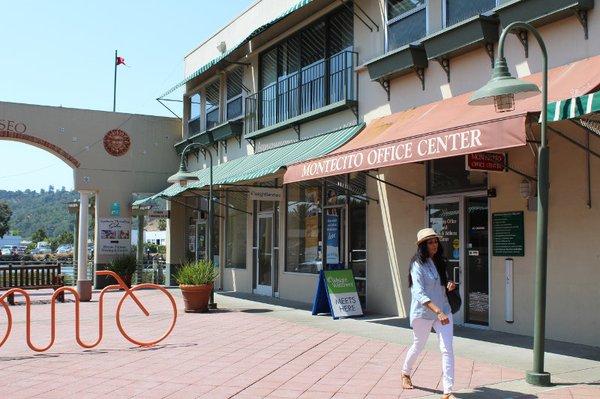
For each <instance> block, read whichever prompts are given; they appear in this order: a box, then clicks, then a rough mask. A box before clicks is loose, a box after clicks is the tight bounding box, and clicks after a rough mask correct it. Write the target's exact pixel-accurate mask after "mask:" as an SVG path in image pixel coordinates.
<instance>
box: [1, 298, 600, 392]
mask: <svg viewBox="0 0 600 399" xmlns="http://www.w3.org/2000/svg"><path fill="white" fill-rule="evenodd" d="M171 292H172V293H173V294H175V295H177V298H176V299H177V301H178V306H180V307H182V301H181V298H179V292H178V291H177V290H173V291H171ZM121 295H122V294H118V293H112V294H109V295H108V296H107V302H106V310H105V314H106V321H105V326H104V327H105V328H104V340H103V341H102V342H101V343H100V345H99V346H98V347H96V348H95V349H92V350H84V349H82V348H80V347H78V346H77V344H76V342H75V339H74V327H73V326H74V310H73V304H69V303H67V304H57V309H58V312H57V313H58V320H57V338H56V343H55V346H54V347H53V348H52V349H50V350H49V351H48V352H45V353H43V354H36V353H34V352H32V351H30V350H29V348H28V347H27V346H26V344H25V323H24V319H25V316H24V315H25V307H24V306H18V305H17V306H15V307H12V308H11V310H12V313H13V319H14V326H13V332H12V335H11V337H10V338H9V340H8V341H7V343H6V344H5V345H4V347H2V348H0V369H1V373H2V374H1V375H2V378H1V379H0V398H14V399H17V398H49V399H50V398H69V397H77V398H100V397H102V398H105V397H110V398H115V399H118V398H132V397H136V398H149V399H151V398H196V397H198V398H348V399H354V398H381V399H387V398H415V397H425V396H431V395H432V394H439V393H440V392H441V391H440V387H441V383H440V377H441V371H440V368H441V359H440V355H439V353H437V352H434V351H429V352H425V353H424V354H423V355H422V356H421V358H420V359H419V361H418V367H417V369H416V371H415V375H414V377H413V381H414V383H415V385H417V386H418V389H415V390H402V387H401V382H400V378H399V376H400V370H401V366H402V361H403V360H404V353H405V351H406V349H407V348H406V346H404V345H398V344H394V343H389V342H384V341H378V340H373V339H368V338H364V337H358V336H354V335H350V334H346V333H344V332H334V331H326V330H322V329H318V328H314V327H311V326H310V325H300V324H297V323H294V322H291V321H286V320H282V319H278V318H274V317H267V316H265V315H261V314H259V313H253V312H244V311H240V310H239V309H236V310H229V311H228V310H227V309H223V310H219V311H217V312H214V313H210V314H185V313H183V312H182V311H181V309H180V311H179V315H178V317H179V319H178V321H177V325H176V327H175V330H174V332H173V334H172V335H171V336H170V337H169V338H168V339H167V340H166V341H164V343H161V344H159V345H158V346H156V347H153V348H148V349H140V348H134V347H132V345H131V344H130V343H128V342H127V341H125V339H124V338H123V337H121V336H120V334H119V333H118V330H117V328H116V326H115V323H114V316H113V315H114V312H115V308H116V302H117V300H118V299H120V297H121ZM140 295H141V296H142V300H143V301H144V303H145V304H150V305H148V306H149V308H150V309H149V310H150V311H151V313H152V314H151V316H150V317H149V318H146V317H145V316H143V315H141V313H140V312H139V310H138V309H137V308H135V307H134V305H133V304H132V303H128V304H127V305H126V306H125V308H124V317H123V319H124V323H125V326H126V328H127V329H128V331H131V333H132V335H134V334H135V335H136V336H138V337H142V336H143V337H148V338H151V337H152V336H159V335H160V333H161V331H163V330H164V328H165V326H166V323H167V321H168V319H169V317H168V312H167V310H168V303H167V302H166V301H164V300H163V299H162V298H160V297H159V295H161V294H160V293H154V292H150V291H146V292H142V293H141V294H140ZM96 296H97V295H96V294H95V297H96ZM44 299H47V296H43V295H36V296H35V297H34V301H35V304H34V306H33V307H32V312H33V319H34V321H33V324H32V330H33V333H34V337H33V338H34V342H35V343H36V344H37V345H42V344H44V343H45V342H47V339H48V338H47V337H48V336H49V321H50V320H49V319H50V317H49V309H50V305H49V304H48V303H47V301H44ZM17 300H19V298H18V297H17ZM97 306H98V304H97V302H92V303H84V304H82V307H81V312H82V329H83V331H82V335H83V338H84V340H86V341H91V340H92V339H95V337H96V334H97V324H96V320H97ZM3 325H6V318H5V316H4V314H3V312H1V311H0V326H3ZM1 333H3V329H2V328H1V327H0V334H1ZM431 338H434V337H433V336H432V337H431ZM522 378H523V371H521V370H515V369H510V368H506V367H502V366H499V365H495V364H491V363H485V362H479V361H473V360H469V359H465V358H461V357H457V358H456V389H457V390H460V389H466V388H471V389H472V390H475V391H477V390H480V391H482V392H485V389H488V390H489V392H490V394H489V395H484V396H483V397H487V396H489V397H506V398H508V397H513V398H517V397H519V398H535V397H539V398H548V399H556V398H571V397H572V398H591V397H596V398H597V397H600V387H597V386H593V385H587V386H586V385H578V386H565V387H558V388H552V390H548V391H547V392H544V393H542V394H538V395H537V396H531V395H529V396H527V395H524V394H519V393H518V392H511V393H509V392H505V393H503V392H502V391H498V392H497V390H494V389H493V386H494V384H498V383H502V382H507V381H512V380H520V379H522ZM492 392H493V394H492ZM503 395H504V396H503ZM457 396H458V397H459V398H473V397H475V396H472V394H470V393H465V394H462V395H461V394H458V395H457Z"/></svg>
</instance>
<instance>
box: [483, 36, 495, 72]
mask: <svg viewBox="0 0 600 399" xmlns="http://www.w3.org/2000/svg"><path fill="white" fill-rule="evenodd" d="M485 52H486V53H487V55H488V57H490V62H491V63H492V68H493V67H494V43H492V42H487V43H486V44H485Z"/></svg>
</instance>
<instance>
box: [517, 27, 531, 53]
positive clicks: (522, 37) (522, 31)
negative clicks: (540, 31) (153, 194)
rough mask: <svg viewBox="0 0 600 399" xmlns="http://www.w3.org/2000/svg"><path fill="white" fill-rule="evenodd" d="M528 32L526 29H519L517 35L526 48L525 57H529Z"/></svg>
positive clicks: (524, 48)
mask: <svg viewBox="0 0 600 399" xmlns="http://www.w3.org/2000/svg"><path fill="white" fill-rule="evenodd" d="M528 34H529V33H528V32H527V31H526V30H525V29H520V30H518V31H517V32H516V33H515V35H516V36H517V38H518V39H519V41H520V42H521V44H522V45H523V50H525V58H529V36H528Z"/></svg>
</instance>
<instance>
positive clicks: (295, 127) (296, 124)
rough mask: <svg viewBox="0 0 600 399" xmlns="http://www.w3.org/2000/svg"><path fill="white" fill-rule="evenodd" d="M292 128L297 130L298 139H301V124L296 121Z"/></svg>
mask: <svg viewBox="0 0 600 399" xmlns="http://www.w3.org/2000/svg"><path fill="white" fill-rule="evenodd" d="M292 128H293V129H294V131H295V132H296V135H297V136H298V141H300V124H299V123H295V124H293V125H292Z"/></svg>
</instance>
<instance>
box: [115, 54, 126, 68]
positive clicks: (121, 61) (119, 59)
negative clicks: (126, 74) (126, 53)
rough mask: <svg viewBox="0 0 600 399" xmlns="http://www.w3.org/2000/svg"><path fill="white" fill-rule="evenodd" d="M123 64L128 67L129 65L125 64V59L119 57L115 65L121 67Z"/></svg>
mask: <svg viewBox="0 0 600 399" xmlns="http://www.w3.org/2000/svg"><path fill="white" fill-rule="evenodd" d="M121 64H123V65H125V66H127V64H126V63H125V58H124V57H119V56H117V59H116V60H115V65H121Z"/></svg>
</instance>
